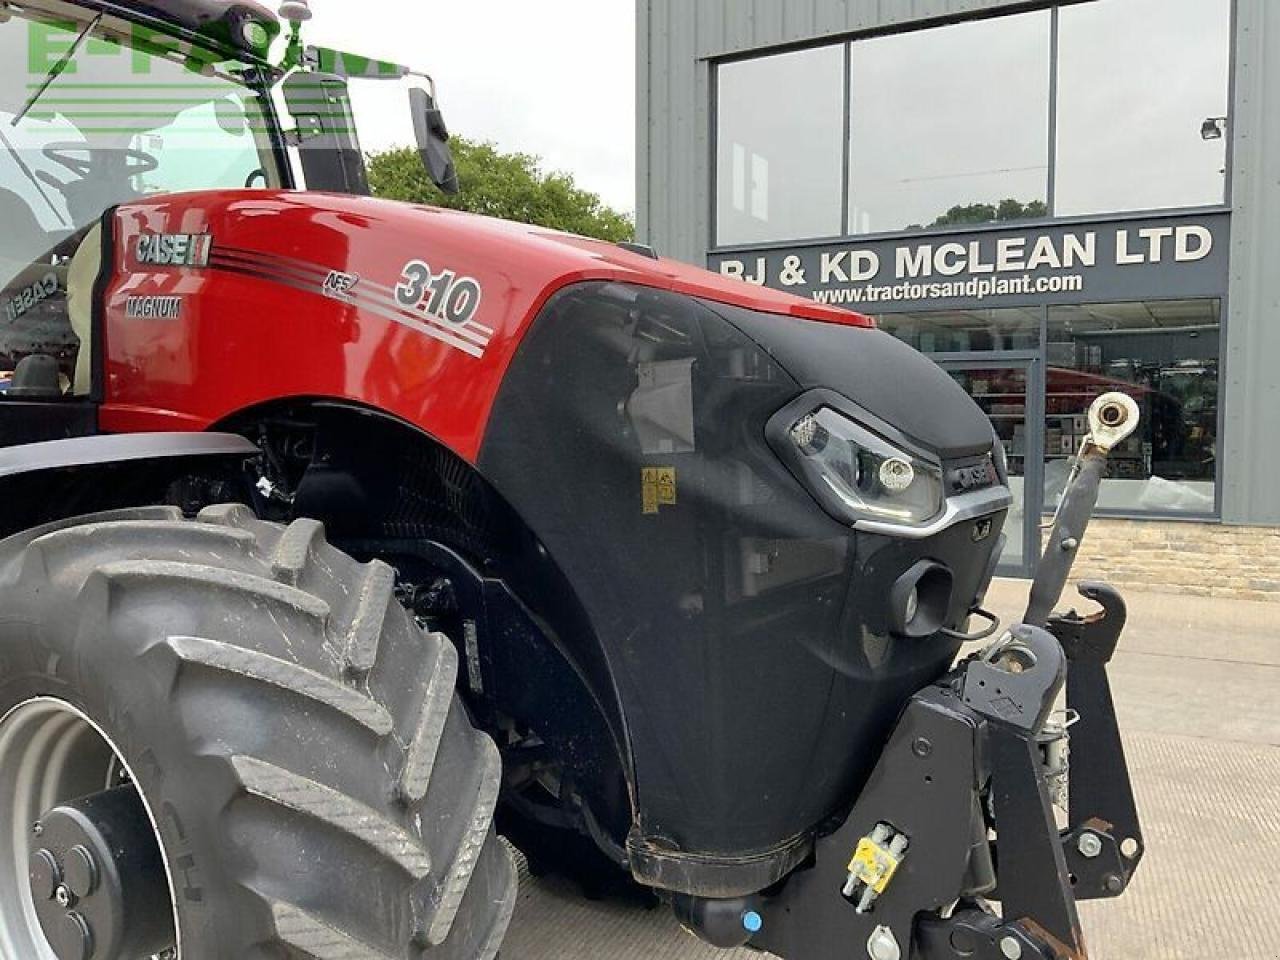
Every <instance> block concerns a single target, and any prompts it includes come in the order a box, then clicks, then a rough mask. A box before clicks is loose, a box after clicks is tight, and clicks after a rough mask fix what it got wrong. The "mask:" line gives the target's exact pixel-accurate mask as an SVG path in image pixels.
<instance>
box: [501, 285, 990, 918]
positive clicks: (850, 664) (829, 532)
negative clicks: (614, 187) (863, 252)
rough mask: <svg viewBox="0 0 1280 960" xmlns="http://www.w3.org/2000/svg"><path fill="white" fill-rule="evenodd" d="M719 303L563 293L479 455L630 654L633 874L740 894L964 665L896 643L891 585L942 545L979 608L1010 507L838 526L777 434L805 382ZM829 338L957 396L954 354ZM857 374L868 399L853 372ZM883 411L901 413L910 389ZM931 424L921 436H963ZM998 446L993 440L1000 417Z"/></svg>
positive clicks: (538, 330) (764, 877)
mask: <svg viewBox="0 0 1280 960" xmlns="http://www.w3.org/2000/svg"><path fill="white" fill-rule="evenodd" d="M721 311H722V308H720V307H718V306H715V307H714V308H713V306H712V305H708V304H704V303H701V302H699V301H696V300H693V299H691V298H688V297H682V296H677V295H673V294H667V293H662V292H657V291H652V290H648V289H641V288H636V287H630V286H625V285H621V284H605V283H587V284H581V285H577V286H574V287H570V288H568V289H567V290H565V291H562V292H561V293H559V294H558V295H556V296H555V297H554V298H552V300H551V301H550V302H549V303H548V305H547V306H546V308H545V309H544V310H543V312H542V314H541V315H540V316H539V317H538V318H537V320H536V321H535V323H534V326H533V328H532V330H531V331H530V332H529V334H528V335H527V336H526V338H525V341H524V343H523V344H522V346H521V349H520V351H519V353H518V354H517V356H516V358H515V360H514V361H513V364H512V367H511V369H510V371H509V372H508V374H507V377H506V379H505V381H504V383H503V387H502V390H501V392H500V394H499V396H498V399H497V402H496V405H495V408H494V412H493V415H492V419H491V421H490V425H489V430H488V433H487V437H486V442H485V445H484V447H483V449H482V451H481V456H480V468H481V471H482V473H484V474H485V476H486V477H487V478H488V479H489V480H490V482H492V483H493V485H494V486H495V487H496V489H497V490H498V491H499V492H500V493H501V494H502V495H503V496H504V497H505V498H506V499H507V501H508V502H509V503H510V504H511V505H512V506H513V507H514V508H515V510H516V511H517V512H518V513H519V514H520V515H521V517H522V518H523V520H524V522H525V523H526V524H528V526H529V527H530V529H531V530H532V531H533V532H534V533H535V534H536V536H537V537H538V538H539V540H540V542H541V543H542V544H543V545H544V546H545V547H546V549H547V550H548V551H549V552H550V555H551V557H552V559H553V560H554V561H555V562H556V563H557V564H558V565H559V567H560V569H561V570H563V572H564V574H565V575H566V577H567V579H568V581H569V583H570V584H571V585H572V587H573V589H574V591H575V592H576V594H577V596H578V598H579V600H580V601H581V603H582V606H583V607H584V608H585V610H586V611H587V614H588V616H589V619H590V624H591V628H592V629H593V630H594V632H595V638H594V640H595V642H597V643H599V644H600V646H601V648H602V649H603V651H604V655H605V658H606V660H607V662H608V664H609V668H610V671H611V673H612V675H613V682H614V684H615V686H616V690H617V696H618V699H619V701H620V702H621V704H622V709H623V714H624V719H625V723H626V728H627V736H628V738H629V741H630V747H631V755H632V758H633V763H634V770H633V771H632V783H633V791H634V803H635V805H636V810H635V826H634V828H633V831H632V837H631V853H632V866H633V869H635V870H636V871H637V873H638V874H639V875H641V877H642V879H648V880H650V882H654V883H656V884H658V885H663V886H668V887H671V888H673V889H680V890H683V891H684V892H689V893H697V894H702V895H716V896H732V895H737V894H742V893H748V892H752V891H754V890H758V889H760V888H761V887H762V886H765V885H767V884H768V883H770V882H772V880H775V879H777V878H778V877H779V876H781V875H782V874H783V873H784V872H785V871H786V870H787V869H789V868H790V867H791V866H793V865H794V861H795V857H796V854H797V851H798V850H801V849H802V848H803V847H804V846H805V845H806V844H807V842H808V840H809V837H810V835H811V832H812V830H813V829H814V828H815V826H816V825H818V824H819V823H821V822H822V821H823V820H824V819H826V818H828V817H829V816H831V815H832V814H833V813H836V812H839V811H841V810H842V809H847V808H848V806H849V805H850V804H851V803H852V801H853V799H854V797H855V795H856V792H857V790H858V788H859V787H860V785H861V783H862V782H863V780H864V779H865V777H866V776H867V775H868V773H869V772H870V770H871V768H872V766H873V765H874V764H875V762H876V759H877V757H878V756H879V753H880V749H881V747H882V746H883V743H884V740H885V738H886V736H887V735H888V733H889V731H890V730H891V728H892V726H893V724H894V722H895V720H896V718H897V716H898V714H899V713H900V711H901V710H902V708H903V705H904V704H905V703H906V701H907V699H908V698H909V697H910V696H911V695H912V694H913V693H915V692H916V691H917V690H919V689H920V688H921V687H922V686H924V685H926V684H927V683H929V682H930V681H932V680H934V679H935V678H937V677H938V676H939V675H941V674H942V673H943V672H944V671H945V670H946V669H947V668H948V666H949V665H950V663H951V661H952V658H953V657H954V655H955V653H956V650H957V644H956V643H955V642H953V641H952V640H949V639H945V638H942V637H932V638H926V639H914V640H907V639H903V638H895V637H893V636H891V634H890V610H889V604H888V597H889V594H890V589H891V587H892V585H893V584H894V582H895V581H896V580H897V579H898V578H899V577H900V576H901V575H902V574H903V573H904V572H905V571H907V570H908V569H910V568H911V567H912V566H913V565H915V564H916V563H917V562H918V561H920V560H922V559H931V560H935V561H937V562H938V563H940V564H943V565H945V566H947V567H949V568H950V569H951V570H953V571H954V572H955V582H956V588H955V595H954V600H953V604H952V607H951V610H950V612H949V616H948V618H947V622H948V623H949V624H955V623H958V622H959V620H960V619H961V618H962V617H963V616H964V613H965V610H966V608H967V602H968V601H969V600H971V599H972V598H973V597H974V596H975V595H976V593H977V592H978V588H979V586H980V581H981V580H982V578H983V577H984V575H985V573H986V570H987V568H988V560H989V557H990V553H991V550H992V548H993V547H994V545H995V543H996V542H997V540H998V533H999V527H1000V524H1001V523H1002V521H1003V517H1002V516H997V517H996V518H995V523H994V528H995V529H994V533H995V534H996V535H993V536H988V537H985V538H983V539H981V540H975V537H974V536H973V535H972V534H973V530H972V529H971V528H972V526H973V525H972V524H970V523H966V524H961V525H959V526H956V527H953V528H951V529H950V530H948V531H945V532H944V533H942V534H940V535H938V536H936V537H934V538H932V539H928V540H916V541H909V540H899V539H894V538H887V537H883V536H875V535H869V534H865V533H863V534H855V533H854V531H853V530H851V529H850V528H849V527H848V526H846V525H844V524H841V523H839V522H837V521H836V520H834V519H833V518H832V517H830V516H829V515H828V514H827V513H825V512H824V511H823V510H822V509H821V508H820V507H819V506H818V503H817V502H816V501H815V500H814V498H813V497H812V496H811V495H810V494H809V492H808V491H807V490H806V489H805V488H804V487H802V486H801V485H800V483H799V482H798V481H797V480H796V478H795V477H794V476H793V475H792V474H791V473H790V472H789V471H788V470H787V468H786V467H785V466H784V465H783V463H782V462H781V460H780V459H779V458H778V456H777V455H776V454H775V453H774V452H773V450H772V449H771V448H770V446H769V444H768V442H767V441H766V437H765V424H766V422H767V421H768V420H769V418H770V417H771V416H772V415H773V414H774V413H776V412H777V411H778V410H779V409H781V408H782V407H783V406H785V405H786V404H787V403H788V402H790V401H791V400H793V399H794V398H796V397H797V396H799V395H800V394H801V393H803V392H805V388H806V386H807V385H808V384H807V383H802V382H801V381H799V380H798V379H797V378H796V377H794V376H792V374H791V373H790V372H789V371H788V369H786V368H785V364H784V363H783V362H782V357H783V355H784V352H785V351H781V350H773V349H772V345H771V344H770V345H767V346H769V348H770V349H765V346H766V345H762V344H760V343H757V342H755V340H754V338H755V337H757V336H760V335H761V333H760V331H761V330H762V329H765V325H764V324H763V323H762V324H756V325H754V326H753V327H752V328H751V330H750V332H751V333H752V336H747V335H746V334H745V333H744V332H743V330H741V329H739V328H738V324H739V321H740V320H741V317H740V316H739V313H740V312H739V311H733V312H732V313H731V317H732V319H733V320H734V323H730V322H729V321H728V320H726V318H725V316H722V315H721ZM740 325H741V326H742V327H744V328H746V327H748V326H749V325H748V324H746V323H741V324H740ZM832 329H833V330H834V331H835V333H837V334H838V335H839V336H838V338H825V337H824V338H821V342H822V344H823V345H824V347H825V349H828V350H831V351H833V352H835V353H837V354H838V356H840V357H843V358H845V359H847V360H848V361H849V362H850V363H851V364H852V365H853V366H854V369H855V370H861V369H862V368H863V366H864V363H863V361H862V360H860V359H858V354H859V352H860V351H861V350H863V349H864V348H865V349H869V350H871V351H872V352H873V354H874V355H875V357H876V358H877V362H878V363H881V364H890V365H894V366H896V367H897V369H898V373H897V375H896V376H893V375H890V374H889V373H886V376H887V377H888V378H889V379H892V380H894V381H897V383H898V390H899V392H901V391H902V387H903V385H904V384H906V385H909V387H910V389H911V390H912V391H913V392H914V395H915V396H916V397H917V400H916V402H918V403H923V404H928V405H930V406H932V405H934V404H937V403H938V400H937V399H936V398H937V397H942V398H944V400H945V402H946V403H947V404H953V402H954V401H953V400H952V396H951V393H950V391H949V389H948V388H947V387H946V383H949V379H948V378H947V377H946V375H945V374H944V373H942V372H941V371H940V370H938V369H937V368H936V367H935V366H934V365H933V364H931V363H929V362H928V361H925V360H922V359H920V358H918V357H917V356H916V355H915V354H913V353H910V352H909V351H908V353H907V354H905V355H904V354H901V353H900V352H899V351H897V350H896V349H895V348H893V347H884V346H883V343H884V337H883V336H882V335H881V334H879V333H876V332H874V331H868V330H864V329H855V328H843V327H834V328H832ZM837 340H838V342H837ZM794 349H795V350H802V349H813V347H809V348H803V347H801V346H799V345H797V346H795V347H794ZM771 351H772V353H773V355H772V356H771V355H770V352H771ZM833 367H835V368H837V369H838V368H839V365H838V364H833ZM881 379H883V378H881ZM921 380H929V381H932V383H931V384H926V383H921ZM939 381H942V382H941V383H940V382H939ZM839 386H841V387H843V388H845V389H850V390H853V391H854V393H855V396H854V399H855V400H856V401H857V402H858V403H860V404H866V405H871V404H869V403H868V401H867V398H866V397H864V396H863V394H862V392H861V390H860V389H858V388H859V383H858V380H857V378H856V377H848V376H841V378H840V381H839ZM959 402H960V403H961V404H971V401H970V400H969V399H968V398H967V397H965V396H964V395H963V394H960V400H959ZM877 409H878V412H880V414H881V415H882V416H886V417H889V418H894V417H896V418H897V419H899V420H900V419H901V418H902V414H901V413H900V411H899V401H896V400H891V399H888V400H884V401H883V402H881V403H880V404H879V405H878V407H877ZM948 416H949V417H951V418H952V419H953V420H954V421H955V422H957V423H959V424H961V426H962V428H963V429H964V430H968V418H966V417H963V416H958V415H954V414H948ZM978 417H979V418H980V417H981V414H978ZM917 420H919V421H920V422H921V423H927V418H920V417H915V418H914V419H913V420H912V421H911V422H912V424H913V425H914V426H916V429H917V431H918V433H921V434H924V436H923V437H918V439H920V440H921V441H922V442H923V441H925V440H926V439H927V440H934V441H936V440H937V439H938V438H939V437H940V436H942V435H941V433H940V432H939V430H940V428H939V430H930V429H923V427H921V426H920V424H919V423H917V422H916V421H917ZM982 437H983V441H984V443H985V446H983V447H982V452H987V451H989V450H990V447H991V442H992V440H991V430H990V427H989V426H986V425H985V422H984V426H983V434H982ZM962 439H963V442H962V443H960V444H958V447H959V448H960V449H967V448H969V447H970V446H974V445H978V446H980V444H977V443H976V440H975V441H974V442H973V443H972V444H971V443H970V441H969V437H968V435H967V434H966V436H965V437H963V438H962ZM672 863H675V864H678V865H681V867H684V866H687V869H684V868H680V869H669V866H670V864H672ZM664 864H665V865H666V866H664Z"/></svg>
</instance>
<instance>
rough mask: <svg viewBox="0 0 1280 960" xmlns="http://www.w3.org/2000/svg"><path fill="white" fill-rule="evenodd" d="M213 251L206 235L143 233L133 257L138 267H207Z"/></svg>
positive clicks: (211, 237) (210, 240) (209, 235)
mask: <svg viewBox="0 0 1280 960" xmlns="http://www.w3.org/2000/svg"><path fill="white" fill-rule="evenodd" d="M212 250H213V235H212V234H208V233H194V234H193V233H144V234H142V236H140V237H138V243H137V247H136V248H135V250H134V255H135V257H136V259H137V261H138V263H139V264H140V265H143V266H153V267H207V266H208V265H209V253H210V251H212Z"/></svg>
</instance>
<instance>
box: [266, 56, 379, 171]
mask: <svg viewBox="0 0 1280 960" xmlns="http://www.w3.org/2000/svg"><path fill="white" fill-rule="evenodd" d="M281 86H282V89H283V91H284V101H285V106H286V107H287V108H288V110H289V115H290V116H291V117H292V118H293V120H294V123H296V124H297V131H296V133H295V134H294V137H293V145H294V146H296V147H297V148H298V153H299V155H300V157H301V160H302V173H303V175H304V176H305V177H306V178H307V189H308V190H327V191H330V192H333V193H351V194H357V195H360V196H368V195H369V194H370V192H371V191H370V189H369V174H368V171H367V170H366V168H365V162H364V154H363V153H362V152H361V150H360V139H359V137H358V136H357V135H356V124H355V117H354V115H353V113H352V110H351V93H350V91H349V90H348V89H347V81H346V80H344V79H343V78H342V77H340V76H337V75H336V74H332V73H308V72H298V73H294V74H291V75H290V76H288V77H286V78H285V81H284V83H283V84H282V85H281Z"/></svg>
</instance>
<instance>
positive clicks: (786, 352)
mask: <svg viewBox="0 0 1280 960" xmlns="http://www.w3.org/2000/svg"><path fill="white" fill-rule="evenodd" d="M707 306H708V307H709V308H711V309H712V310H714V311H716V312H717V313H719V314H720V315H721V316H722V317H724V318H725V319H726V320H728V321H729V322H730V323H732V324H733V325H734V326H735V327H737V328H738V329H739V330H741V331H742V332H743V333H745V334H746V335H747V336H748V337H750V338H751V339H752V340H754V341H755V342H756V343H757V344H758V345H759V346H760V347H761V348H762V349H764V350H765V351H766V352H768V353H769V354H770V356H772V357H773V358H774V359H775V360H776V361H777V362H778V363H779V364H780V365H781V366H782V367H783V369H785V370H786V371H787V372H788V373H789V374H791V376H793V377H794V378H795V379H796V380H798V381H799V382H800V385H801V386H803V387H805V388H806V389H813V388H816V387H825V388H826V389H828V390H834V391H835V392H836V393H840V394H843V395H844V396H846V397H848V398H849V399H850V400H852V401H853V402H854V403H856V404H857V405H858V406H860V407H862V408H863V409H864V410H866V411H867V412H868V413H872V414H874V415H875V416H877V417H879V418H880V419H881V420H883V421H885V422H886V423H890V424H893V426H894V427H896V428H897V429H899V430H901V431H902V432H903V433H904V434H906V435H907V436H908V437H910V438H911V439H913V440H915V441H916V442H917V443H918V444H920V445H921V446H923V447H925V448H926V449H929V450H932V451H933V452H935V453H937V454H938V456H939V457H940V458H941V459H943V460H958V459H961V458H963V457H971V456H977V455H978V454H982V453H987V452H988V451H989V450H990V449H991V444H992V433H991V423H990V421H989V420H987V418H986V416H985V415H984V414H983V412H982V410H981V409H979V407H978V405H977V404H976V403H974V402H973V400H972V399H970V397H969V395H968V394H967V393H965V392H964V390H962V389H961V388H960V386H959V385H958V384H957V383H956V382H955V381H954V380H952V379H951V378H950V377H949V376H947V374H946V373H945V372H943V371H942V370H941V369H940V368H939V367H938V365H937V364H935V363H934V362H933V361H932V360H929V359H928V358H927V357H925V356H924V355H923V354H920V353H918V352H917V351H916V350H914V349H912V348H911V347H909V346H907V345H906V344H905V343H902V342H901V341H900V340H897V339H896V338H894V337H892V336H890V335H889V334H887V333H885V332H884V331H883V330H870V329H867V328H865V327H844V326H840V325H839V324H835V323H816V322H814V321H812V320H798V319H793V318H791V317H781V316H775V315H773V314H767V313H756V312H754V311H751V310H743V309H740V308H737V307H732V306H727V305H725V304H721V303H708V304H707Z"/></svg>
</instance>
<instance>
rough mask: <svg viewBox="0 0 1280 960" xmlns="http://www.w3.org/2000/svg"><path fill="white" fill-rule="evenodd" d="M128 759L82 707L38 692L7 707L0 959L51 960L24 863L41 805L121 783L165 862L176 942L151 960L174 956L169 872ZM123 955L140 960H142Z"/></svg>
mask: <svg viewBox="0 0 1280 960" xmlns="http://www.w3.org/2000/svg"><path fill="white" fill-rule="evenodd" d="M137 782H138V781H137V778H136V777H135V776H134V775H133V771H132V769H130V767H129V764H128V762H127V761H126V760H125V759H124V757H123V755H122V754H121V752H120V750H119V749H118V748H117V747H116V746H115V744H114V743H113V742H112V740H111V738H110V737H108V736H107V735H106V733H105V732H104V731H103V730H102V728H101V727H99V726H98V725H97V724H96V723H94V722H93V721H92V720H91V719H90V718H89V717H87V716H86V715H85V714H84V713H83V712H82V711H80V710H79V709H77V708H76V707H74V706H72V705H71V704H69V703H67V702H66V701H64V700H59V699H55V698H52V697H38V698H35V699H32V700H28V701H26V702H25V703H22V704H19V705H18V706H17V707H14V708H13V709H12V710H10V711H9V712H8V713H7V714H5V715H4V717H3V718H2V719H0V846H3V845H4V840H5V839H6V838H7V839H8V841H9V848H10V850H12V851H13V854H12V857H5V858H3V859H0V957H23V958H30V960H58V956H57V954H56V953H55V952H54V950H53V948H52V947H50V946H49V943H48V941H47V940H46V938H45V936H44V932H43V930H42V929H41V926H40V921H39V918H38V917H37V915H36V910H35V905H34V900H33V897H32V892H31V880H30V877H29V875H28V862H29V860H30V858H31V856H32V855H33V854H34V853H35V852H36V850H37V847H36V843H37V842H38V838H37V836H36V833H35V828H36V824H37V822H38V821H39V819H40V817H41V816H42V815H43V814H44V813H45V812H46V811H48V810H51V809H52V808H53V807H55V806H57V805H58V804H61V803H68V802H70V801H73V800H80V799H82V798H84V797H86V796H89V795H91V794H95V793H99V792H101V791H104V790H107V789H109V788H111V787H118V786H120V785H121V783H130V784H133V785H134V789H135V790H138V793H139V796H140V797H141V800H142V805H143V808H144V809H145V810H146V814H147V818H148V820H149V822H150V828H151V833H152V834H153V836H154V838H155V840H156V843H157V845H158V846H159V848H160V851H161V854H162V857H163V860H164V863H165V873H166V877H165V886H166V889H167V890H168V891H169V909H170V910H171V911H172V912H173V923H174V930H177V931H179V932H178V943H177V944H176V945H175V946H174V948H173V949H171V950H168V951H166V952H165V953H163V954H159V955H153V957H152V960H157V957H158V958H159V960H169V958H175V960H176V958H178V957H181V955H182V951H181V936H182V935H181V928H180V927H179V925H178V916H177V911H176V910H174V908H173V904H174V903H175V902H176V901H175V898H174V896H173V890H174V887H173V877H172V876H171V875H169V868H168V863H169V858H168V856H167V855H164V841H163V839H162V838H161V836H160V833H159V831H158V830H157V829H156V818H155V815H154V812H153V808H152V806H151V804H150V803H149V802H148V798H147V797H146V795H145V794H144V793H143V792H142V791H141V790H140V789H139V788H138V787H137ZM128 960H144V958H142V957H138V958H128Z"/></svg>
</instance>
